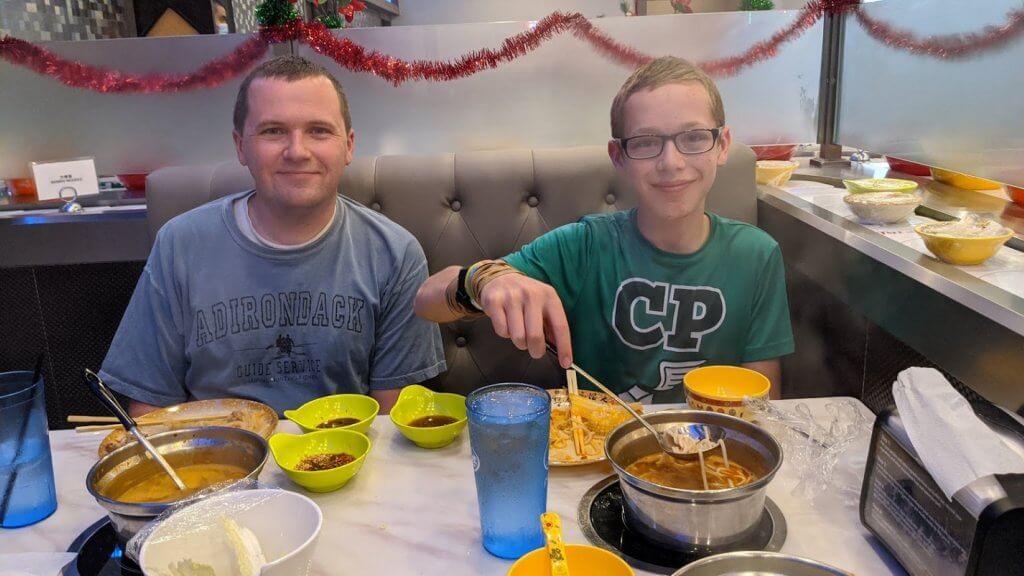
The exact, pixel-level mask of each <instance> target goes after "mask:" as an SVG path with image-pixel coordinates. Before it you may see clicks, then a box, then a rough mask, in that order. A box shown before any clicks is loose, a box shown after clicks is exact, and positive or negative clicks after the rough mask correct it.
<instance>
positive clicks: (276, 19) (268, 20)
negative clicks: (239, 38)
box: [256, 0, 299, 26]
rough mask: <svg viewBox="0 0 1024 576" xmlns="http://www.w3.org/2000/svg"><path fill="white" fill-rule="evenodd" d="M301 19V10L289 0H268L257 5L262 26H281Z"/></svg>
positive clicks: (258, 20)
mask: <svg viewBox="0 0 1024 576" xmlns="http://www.w3.org/2000/svg"><path fill="white" fill-rule="evenodd" d="M298 19H299V11H298V9H296V8H295V5H294V4H292V3H291V2H289V1H288V0H266V1H264V2H261V3H260V4H259V5H258V6H256V21H257V22H259V24H260V26H280V25H281V24H287V23H289V22H291V21H293V20H298Z"/></svg>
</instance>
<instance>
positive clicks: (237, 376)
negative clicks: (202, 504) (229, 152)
mask: <svg viewBox="0 0 1024 576" xmlns="http://www.w3.org/2000/svg"><path fill="white" fill-rule="evenodd" d="M233 134H234V140H235V146H236V149H237V152H238V160H239V162H241V163H242V164H243V165H244V166H246V167H248V168H249V171H250V172H251V173H252V176H253V178H254V180H255V182H256V188H255V190H251V191H247V192H242V193H239V194H235V195H232V196H228V197H226V198H223V199H220V200H217V201H214V202H210V203H208V204H205V205H203V206H200V207H198V208H196V209H194V210H191V211H189V212H187V213H185V214H182V215H180V216H178V217H176V218H174V219H172V220H171V221H170V222H168V223H167V224H166V225H165V226H164V227H163V228H162V229H161V230H160V232H159V234H158V235H157V239H156V243H155V244H154V246H153V250H152V252H151V253H150V256H149V261H148V262H147V263H146V268H145V270H143V273H142V276H141V277H140V278H139V283H138V285H137V286H136V288H135V293H134V294H133V295H132V300H131V303H130V304H129V305H128V309H127V310H126V312H125V315H124V317H123V318H122V320H121V326H120V327H119V328H118V331H117V334H116V336H115V337H114V342H113V344H112V345H111V347H110V351H109V352H108V354H107V358H106V360H105V361H104V363H103V369H102V371H101V375H102V377H103V378H104V380H105V381H106V382H107V383H108V384H109V385H110V387H111V388H113V389H114V390H117V391H118V392H121V393H122V394H125V395H126V396H128V397H129V398H131V399H132V403H131V406H130V412H131V413H132V414H133V415H140V414H143V413H145V412H148V411H150V410H152V409H153V408H154V407H156V406H166V405H169V404H176V403H179V402H185V401H187V400H193V399H206V398H221V397H237V398H248V399H252V400H258V401H260V402H264V403H266V404H269V405H270V406H272V407H273V408H274V409H275V410H277V411H278V413H280V412H282V411H284V410H286V409H289V408H295V407H298V406H300V405H301V404H303V403H305V402H307V401H309V400H312V399H313V398H317V397H320V396H326V395H329V394H339V393H362V394H370V395H371V396H373V397H374V398H376V399H377V400H378V401H379V402H380V404H381V412H382V413H387V412H388V411H389V410H390V408H391V406H392V405H393V404H394V401H395V399H396V398H397V395H398V390H399V389H400V388H401V387H403V386H405V385H407V384H412V383H416V382H422V381H424V380H427V379H428V378H431V377H433V376H436V375H437V374H439V373H441V372H443V371H444V370H445V362H444V354H443V350H442V347H441V335H440V331H439V330H438V328H437V325H436V324H434V323H432V322H428V321H426V320H422V319H419V318H417V317H416V316H415V315H414V314H413V300H414V298H415V295H416V290H417V288H419V286H420V284H422V283H423V281H424V280H425V279H426V278H427V263H426V259H425V257H424V255H423V250H422V248H421V247H420V245H419V244H418V243H417V241H416V239H415V238H413V236H412V235H411V234H410V233H409V232H408V231H406V230H405V229H403V228H402V227H400V226H399V225H397V224H395V223H394V222H392V221H390V220H388V219H387V218H386V217H384V216H382V215H380V214H378V213H376V212H374V211H372V210H369V209H367V208H365V207H363V206H361V205H360V204H358V203H356V202H353V201H352V200H349V199H348V198H345V197H343V196H339V195H338V185H339V183H340V181H341V177H342V174H343V173H344V170H345V167H346V166H347V165H348V164H349V163H350V162H351V161H352V151H353V146H354V144H355V132H354V131H353V129H352V122H351V116H350V114H349V110H348V103H347V100H346V98H345V94H344V92H342V90H341V86H340V85H339V84H338V81H337V80H336V79H335V78H334V77H333V76H331V75H330V73H328V72H327V71H326V70H325V69H323V68H322V67H320V66H318V65H315V64H313V63H311V62H309V61H308V60H305V59H303V58H299V57H294V56H284V57H280V58H275V59H273V60H269V61H267V62H265V63H263V64H261V65H260V66H259V67H257V68H256V69H255V70H253V71H252V72H251V73H250V74H249V76H248V77H247V78H246V79H245V80H244V81H243V83H242V85H241V87H240V88H239V92H238V99H237V101H236V102H235V110H234V133H233Z"/></svg>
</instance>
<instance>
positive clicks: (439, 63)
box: [0, 0, 1024, 93]
mask: <svg viewBox="0 0 1024 576" xmlns="http://www.w3.org/2000/svg"><path fill="white" fill-rule="evenodd" d="M858 4H859V0H812V1H811V2H808V4H807V5H806V6H804V7H803V8H802V9H801V10H800V12H799V14H798V16H797V18H796V19H795V20H794V21H793V23H792V24H790V25H789V26H787V27H786V28H784V29H783V30H780V31H779V32H776V33H775V34H774V35H772V37H771V38H769V39H767V40H763V41H761V42H758V43H756V44H754V45H753V46H751V47H750V48H749V49H747V50H746V51H745V52H743V53H742V54H739V55H737V56H732V57H729V58H720V59H717V60H711V61H708V62H703V63H700V66H701V67H702V68H703V69H704V70H706V71H707V72H708V73H709V74H711V75H713V76H718V77H723V76H733V75H736V74H738V73H739V72H740V71H741V70H742V69H744V68H746V67H748V66H751V65H753V64H756V63H759V62H763V61H765V60H767V59H769V58H771V57H774V56H775V55H776V54H777V53H778V51H779V48H780V47H781V46H782V45H783V44H784V43H786V42H789V41H791V40H793V39H795V38H797V37H798V36H800V35H801V34H803V33H804V32H806V31H807V30H808V29H810V28H811V27H812V26H813V25H814V24H815V23H816V22H817V21H818V20H819V19H820V18H821V17H822V16H823V15H824V14H826V13H829V12H832V13H839V12H845V11H853V13H854V15H855V17H856V19H857V22H858V23H859V24H860V25H861V26H863V27H864V28H865V29H866V30H867V32H868V34H870V35H871V37H872V38H875V39H876V40H878V41H879V42H883V43H885V44H886V45H888V46H891V47H893V48H898V49H903V50H907V51H909V52H912V53H915V54H923V55H928V56H932V57H935V58H941V59H953V58H962V57H965V56H967V55H970V54H974V53H976V52H979V51H982V50H987V49H991V48H994V47H997V46H999V45H1002V44H1005V43H1006V42H1007V41H1009V40H1010V39H1011V38H1014V37H1016V36H1017V35H1018V34H1020V33H1021V32H1022V31H1024V10H1014V11H1011V12H1010V13H1009V14H1008V15H1007V22H1006V23H1005V24H1003V25H1001V26H998V27H988V28H986V29H985V31H984V32H978V33H971V34H963V35H955V36H936V37H931V38H924V39H919V38H918V37H917V36H915V35H914V34H913V33H911V32H907V31H902V30H897V29H895V28H893V27H892V26H890V25H888V24H885V23H882V22H878V21H876V20H874V19H873V18H871V17H870V16H868V15H867V14H866V13H865V12H864V11H863V10H861V9H860V8H859V7H858V6H857V5H858ZM564 32H571V33H572V34H573V35H574V36H576V37H577V38H580V39H582V40H584V41H586V42H587V43H589V44H590V45H591V46H592V47H593V48H594V49H595V50H597V51H598V52H600V53H601V54H602V55H604V56H605V57H607V58H609V59H611V60H613V61H615V62H617V63H619V64H622V65H624V66H628V67H631V68H636V67H637V66H640V65H642V64H644V63H646V62H649V61H650V60H651V59H652V58H653V57H652V56H651V55H649V54H644V53H643V52H640V51H639V50H636V49H635V48H632V47H630V46H626V45H624V44H622V43H620V42H617V41H615V40H613V39H612V38H610V37H609V36H608V35H606V34H605V33H604V32H601V31H600V30H598V29H597V27H596V26H594V25H593V24H591V23H590V22H588V21H587V20H586V18H584V17H583V15H582V14H579V13H571V14H565V13H562V12H554V13H552V14H550V15H549V16H547V17H545V18H544V19H542V20H540V21H538V22H537V23H536V24H535V25H534V26H533V27H531V29H530V30H527V31H525V32H521V33H519V34H516V35H515V36H511V37H509V38H506V39H505V41H504V42H502V44H501V47H500V48H498V49H489V48H487V49H482V50H478V51H475V52H471V53H468V54H465V55H463V56H462V57H460V58H458V59H456V60H453V61H447V60H414V61H407V60H402V59H400V58H395V57H393V56H389V55H387V54H382V53H380V52H377V51H375V50H367V49H366V48H364V47H362V46H360V45H359V44H356V43H355V42H352V41H351V40H349V39H348V38H337V37H335V36H334V35H333V34H332V33H331V31H330V30H329V29H328V28H326V27H325V26H324V25H323V24H321V23H319V22H314V23H311V24H306V23H304V22H302V21H301V20H296V21H294V22H291V23H289V24H286V25H283V26H271V27H266V28H262V29H261V30H260V33H259V35H257V36H255V37H253V38H251V39H249V40H247V41H245V42H244V43H242V44H241V45H239V46H238V47H237V48H235V49H234V50H233V51H231V52H230V53H229V54H226V55H225V56H222V57H220V58H217V59H215V60H212V61H210V62H207V63H206V64H205V65H203V66H202V67H201V68H199V69H198V70H196V71H195V72H191V73H187V74H127V73H124V72H118V71H116V70H109V69H106V68H101V67H97V66H88V65H85V64H82V63H80V62H75V61H72V60H68V59H65V58H61V57H59V56H57V55H56V54H54V53H52V52H50V51H48V50H45V49H43V48H40V47H38V46H35V45H33V44H31V43H29V42H26V41H24V40H19V39H17V38H13V37H11V36H4V37H2V38H0V58H3V59H5V60H7V61H9V62H11V63H12V64H16V65H19V66H24V67H26V68H29V69H31V70H34V71H36V72H38V73H39V74H45V75H47V76H50V77H52V78H55V79H56V80H58V81H60V82H62V83H64V84H66V85H68V86H72V87H75V88H85V89H89V90H93V91H96V92H105V93H109V92H119V93H125V92H139V93H154V92H172V91H183V90H191V89H195V88H200V87H206V88H209V87H214V86H218V85H220V84H222V83H224V82H226V81H227V80H230V79H231V78H234V77H236V76H238V75H240V74H242V73H244V72H245V71H247V70H248V69H249V68H251V67H252V66H254V65H255V64H256V62H258V61H259V60H260V59H261V58H262V57H263V56H264V55H265V54H266V53H267V49H268V47H269V45H270V44H272V43H279V42H286V41H289V40H297V41H299V42H303V43H305V44H308V45H309V46H310V47H312V48H313V49H314V50H316V51H317V52H319V53H320V54H323V55H325V56H327V57H329V58H331V59H332V60H334V61H335V62H337V63H338V64H339V65H341V66H343V67H344V68H346V69H348V70H352V71H355V72H370V73H372V74H375V75H377V76H379V77H381V78H383V79H385V80H387V81H388V82H391V83H392V84H394V85H396V86H397V85H399V84H402V83H403V82H408V81H410V80H432V81H442V80H454V79H457V78H465V77H467V76H471V75H473V74H476V73H477V72H480V71H482V70H487V69H491V68H496V67H497V66H498V65H499V64H502V63H505V62H510V61H512V60H515V59H516V58H519V57H520V56H523V55H525V54H527V53H529V52H532V51H533V50H536V49H537V48H538V47H540V45H541V44H543V43H544V42H546V41H547V40H549V39H551V38H552V37H553V36H555V35H556V34H562V33H564Z"/></svg>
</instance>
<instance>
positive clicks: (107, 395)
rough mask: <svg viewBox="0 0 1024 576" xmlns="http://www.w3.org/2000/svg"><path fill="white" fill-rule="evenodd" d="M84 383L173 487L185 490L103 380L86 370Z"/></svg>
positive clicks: (171, 469)
mask: <svg viewBox="0 0 1024 576" xmlns="http://www.w3.org/2000/svg"><path fill="white" fill-rule="evenodd" d="M85 383H86V384H88V385H89V390H91V391H92V393H93V394H95V395H96V397H97V398H99V399H100V402H102V403H103V406H104V407H106V409H107V410H109V411H110V413H111V414H113V415H114V416H116V417H117V419H118V420H120V422H121V425H122V426H124V429H125V430H127V431H129V432H131V433H132V436H135V439H136V440H138V441H139V444H141V445H142V447H143V448H145V449H146V452H148V453H149V455H150V456H152V458H153V460H156V463H157V464H159V465H160V467H161V468H163V470H164V472H166V473H167V475H168V476H170V477H171V480H172V481H174V485H175V486H177V487H178V490H181V491H185V490H187V489H188V486H186V485H185V483H184V482H182V481H181V478H179V477H178V475H177V474H175V472H174V468H171V465H170V464H168V463H167V460H164V457H163V456H161V455H160V453H159V452H157V451H156V448H154V447H153V445H152V444H150V442H149V440H147V439H146V437H145V436H143V435H142V432H140V431H139V427H138V425H137V424H136V423H135V420H134V419H132V417H131V416H129V415H128V412H126V411H125V409H124V408H123V407H121V404H120V403H119V402H118V401H117V398H115V397H114V393H113V392H111V391H110V388H107V385H106V384H104V383H103V380H101V379H100V377H99V376H97V375H96V373H95V372H93V371H92V370H89V369H88V368H86V369H85Z"/></svg>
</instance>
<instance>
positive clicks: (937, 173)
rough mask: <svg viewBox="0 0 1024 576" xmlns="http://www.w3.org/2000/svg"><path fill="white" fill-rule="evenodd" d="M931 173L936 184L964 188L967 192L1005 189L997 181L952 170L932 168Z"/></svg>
mask: <svg viewBox="0 0 1024 576" xmlns="http://www.w3.org/2000/svg"><path fill="white" fill-rule="evenodd" d="M931 172H932V178H934V179H935V181H936V182H942V183H943V184H949V185H950V186H955V187H956V188H963V189H965V190H999V189H1000V188H1002V187H1003V185H1002V184H1000V183H999V182H996V181H995V180H987V179H985V178H978V177H977V176H969V175H967V174H962V173H960V172H953V171H952V170H943V169H942V168H932V169H931Z"/></svg>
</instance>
